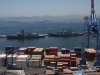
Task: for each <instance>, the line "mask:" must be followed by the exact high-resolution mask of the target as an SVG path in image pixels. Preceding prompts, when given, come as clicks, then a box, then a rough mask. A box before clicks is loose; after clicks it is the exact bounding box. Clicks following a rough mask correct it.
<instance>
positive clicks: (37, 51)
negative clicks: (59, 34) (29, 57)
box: [32, 48, 44, 59]
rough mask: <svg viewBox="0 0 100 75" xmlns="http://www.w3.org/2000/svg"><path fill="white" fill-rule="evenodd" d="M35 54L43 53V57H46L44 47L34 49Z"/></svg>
mask: <svg viewBox="0 0 100 75" xmlns="http://www.w3.org/2000/svg"><path fill="white" fill-rule="evenodd" d="M32 54H33V55H41V56H42V59H43V57H44V48H36V49H35V50H33V53H32Z"/></svg>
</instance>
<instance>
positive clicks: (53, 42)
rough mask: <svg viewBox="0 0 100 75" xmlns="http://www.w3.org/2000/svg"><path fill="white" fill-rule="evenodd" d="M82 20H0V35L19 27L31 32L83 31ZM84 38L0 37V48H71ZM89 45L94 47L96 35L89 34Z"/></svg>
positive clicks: (79, 43)
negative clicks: (40, 21)
mask: <svg viewBox="0 0 100 75" xmlns="http://www.w3.org/2000/svg"><path fill="white" fill-rule="evenodd" d="M84 27H85V26H84V23H83V22H65V23H62V22H48V23H36V22H32V21H18V22H15V23H13V22H9V21H8V22H7V21H6V22H5V21H3V22H0V35H7V34H15V33H17V32H19V31H20V30H21V29H24V30H25V32H33V33H39V34H47V33H53V32H57V31H61V30H62V29H67V28H70V29H72V30H74V31H80V32H83V29H84ZM83 39H85V38H83V37H82V36H70V37H49V36H46V37H45V38H35V39H6V38H0V50H4V49H5V46H18V47H28V46H36V47H42V48H48V47H51V46H56V47H58V49H59V51H60V50H61V48H66V49H70V50H72V49H73V48H74V47H81V41H82V40H83ZM90 47H91V48H96V37H92V36H90Z"/></svg>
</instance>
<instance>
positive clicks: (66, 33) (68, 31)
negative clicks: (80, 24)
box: [48, 28, 83, 37]
mask: <svg viewBox="0 0 100 75" xmlns="http://www.w3.org/2000/svg"><path fill="white" fill-rule="evenodd" d="M48 35H49V36H57V37H58V36H59V37H62V36H63V37H66V36H82V35H83V33H81V32H75V31H73V30H71V29H68V28H67V29H66V30H64V29H63V30H62V31H60V32H56V33H48Z"/></svg>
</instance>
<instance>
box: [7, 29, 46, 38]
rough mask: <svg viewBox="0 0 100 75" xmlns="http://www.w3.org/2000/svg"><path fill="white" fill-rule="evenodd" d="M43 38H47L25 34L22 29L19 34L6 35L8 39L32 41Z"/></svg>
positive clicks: (34, 34)
mask: <svg viewBox="0 0 100 75" xmlns="http://www.w3.org/2000/svg"><path fill="white" fill-rule="evenodd" d="M43 37H45V36H44V35H43V36H42V35H41V36H40V35H39V34H36V33H31V32H24V30H22V29H21V31H20V32H19V33H16V34H10V35H6V38H7V39H32V38H43Z"/></svg>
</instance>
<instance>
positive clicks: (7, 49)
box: [5, 46, 20, 68]
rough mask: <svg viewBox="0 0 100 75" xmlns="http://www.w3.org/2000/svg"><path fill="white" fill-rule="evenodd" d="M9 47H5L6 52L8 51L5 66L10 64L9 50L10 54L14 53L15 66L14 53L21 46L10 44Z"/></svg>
mask: <svg viewBox="0 0 100 75" xmlns="http://www.w3.org/2000/svg"><path fill="white" fill-rule="evenodd" d="M8 47H9V48H6V47H5V53H6V61H5V66H6V67H7V66H8V65H9V64H8V58H7V56H8V55H9V52H10V54H12V62H11V64H12V68H13V55H14V51H16V50H17V49H19V48H20V47H14V46H8Z"/></svg>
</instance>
